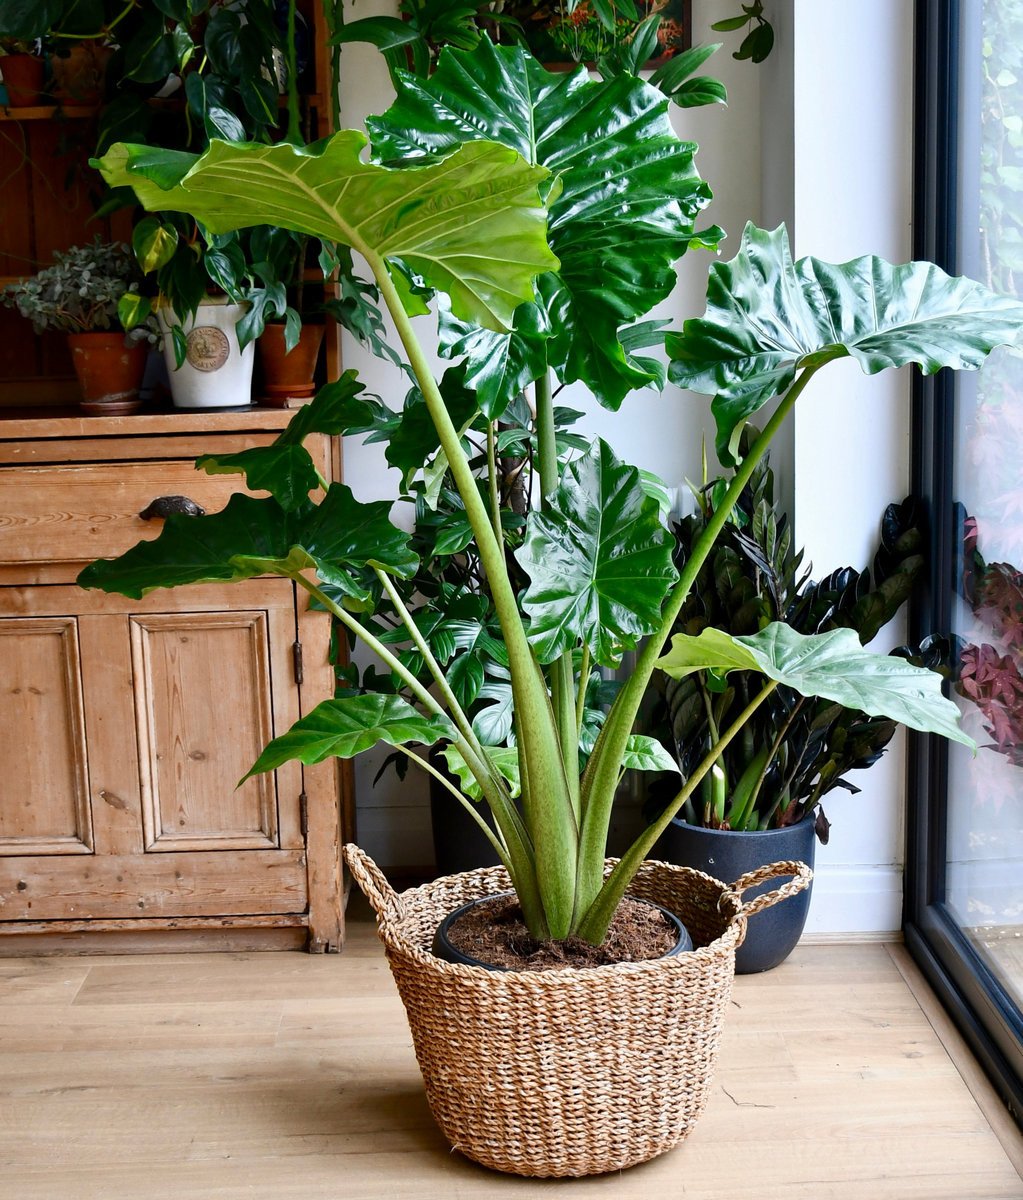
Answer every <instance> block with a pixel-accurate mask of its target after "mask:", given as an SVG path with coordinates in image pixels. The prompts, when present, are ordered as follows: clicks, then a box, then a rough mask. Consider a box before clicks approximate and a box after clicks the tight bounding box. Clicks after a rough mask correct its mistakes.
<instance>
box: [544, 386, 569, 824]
mask: <svg viewBox="0 0 1023 1200" xmlns="http://www.w3.org/2000/svg"><path fill="white" fill-rule="evenodd" d="M533 394H534V398H535V401H536V446H537V460H538V461H537V466H538V468H539V474H540V508H541V511H542V510H543V509H545V508H547V507H549V504H550V497H551V496H552V495H553V494H554V493H555V492H556V491H557V488H558V482H559V479H558V444H557V430H556V428H555V425H554V396H553V394H552V392H551V377H550V374H549V372H547V371H544V373H543V374H542V375H541V376H540V378H539V379H538V380H537V381H536V383H535V384H534V385H533ZM549 670H550V678H551V703H552V705H553V707H554V719H555V721H557V724H558V738H559V740H560V741H561V756H562V758H563V759H564V760H565V774H566V775H567V777H568V787H569V791H570V793H571V796H572V807H573V809H574V811H575V816H576V820H577V821H579V820H580V819H581V815H580V811H579V734H578V723H577V721H576V705H575V671H574V670H573V664H572V651H571V650H566V651H565V653H564V654H562V655H561V657H560V658H558V659H557V660H556V661H555V662H553V663H551V665H550V668H549Z"/></svg>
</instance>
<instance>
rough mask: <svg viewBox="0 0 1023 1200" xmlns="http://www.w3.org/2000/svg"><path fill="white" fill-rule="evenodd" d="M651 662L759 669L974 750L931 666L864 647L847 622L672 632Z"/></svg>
mask: <svg viewBox="0 0 1023 1200" xmlns="http://www.w3.org/2000/svg"><path fill="white" fill-rule="evenodd" d="M657 665H658V666H659V667H660V668H661V669H662V670H663V671H665V672H666V673H667V674H668V675H670V676H672V678H674V679H681V678H683V676H685V675H690V674H692V673H693V672H694V671H703V670H706V671H715V672H720V673H725V672H728V671H733V670H739V671H759V672H760V673H761V674H762V675H766V676H767V678H768V679H773V680H776V681H777V682H778V683H781V684H784V685H785V686H786V687H790V688H792V689H793V690H794V691H797V692H799V694H800V695H801V696H823V697H824V698H825V699H826V700H833V701H835V703H836V704H841V705H844V706H845V707H846V708H852V709H857V710H858V711H860V712H865V713H867V714H868V715H869V716H873V717H888V718H890V719H891V720H893V721H901V722H902V723H903V724H904V725H908V726H910V728H912V729H919V730H921V731H922V732H924V733H939V734H942V735H943V736H944V737H947V738H951V739H952V740H953V741H956V742H962V743H963V744H964V745H966V746H969V747H970V748H971V749H976V746H975V744H974V742H973V739H972V738H970V737H969V736H968V735H967V734H965V733H964V732H963V731H962V729H960V727H959V709H958V708H957V707H956V705H955V704H953V703H952V701H951V700H947V699H946V698H945V697H944V696H943V695H942V692H941V676H940V675H938V674H937V672H935V671H929V670H927V669H926V668H924V667H915V666H913V665H912V663H909V662H906V660H905V659H903V658H897V657H895V656H893V655H888V654H873V653H871V652H870V651H868V650H864V649H863V647H862V646H861V645H860V639H859V638H858V637H857V635H856V633H855V632H854V631H853V630H852V629H835V630H832V631H831V632H830V633H816V634H801V633H796V631H795V630H794V629H792V628H791V627H790V626H788V625H785V624H784V623H782V622H780V621H775V622H773V623H772V624H770V625H768V626H766V627H765V628H764V629H762V630H761V631H760V633H756V634H752V635H751V636H748V637H733V636H732V635H731V634H727V633H723V632H722V631H721V630H719V629H705V630H704V631H703V632H702V633H701V634H700V636H699V637H691V636H689V635H688V634H676V635H675V637H673V638H672V640H671V649H670V650H669V651H668V653H667V654H666V655H664V657H663V658H661V659H659V660H658V663H657Z"/></svg>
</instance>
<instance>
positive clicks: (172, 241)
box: [131, 217, 178, 274]
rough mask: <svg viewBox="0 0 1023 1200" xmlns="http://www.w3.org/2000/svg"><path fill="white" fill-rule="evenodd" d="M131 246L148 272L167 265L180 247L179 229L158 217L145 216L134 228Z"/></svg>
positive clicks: (140, 264) (142, 266)
mask: <svg viewBox="0 0 1023 1200" xmlns="http://www.w3.org/2000/svg"><path fill="white" fill-rule="evenodd" d="M131 248H132V250H134V251H135V257H136V258H137V259H138V260H139V266H140V267H141V268H142V270H143V271H145V272H146V273H147V274H148V272H150V271H156V270H158V269H159V268H160V267H162V266H165V265H166V264H167V263H169V262H170V260H171V259H172V258H173V257H174V251H175V250H176V249H177V248H178V231H177V230H176V229H175V228H174V226H173V225H166V224H164V222H163V221H161V220H160V219H159V218H158V217H143V218H142V220H141V221H139V223H138V224H137V225H136V226H135V228H134V230H132V235H131Z"/></svg>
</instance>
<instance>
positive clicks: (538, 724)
mask: <svg viewBox="0 0 1023 1200" xmlns="http://www.w3.org/2000/svg"><path fill="white" fill-rule="evenodd" d="M359 249H360V250H362V251H363V253H364V256H365V258H366V261H367V263H368V264H369V266H370V269H371V270H372V271H373V276H374V278H375V280H376V283H377V286H378V287H379V288H380V295H381V297H382V298H383V300H384V303H385V304H386V305H387V309H388V312H389V313H390V314H391V318H392V320H393V321H394V325H395V329H396V330H397V332H398V336H399V338H400V339H401V342H402V345H403V346H404V347H405V352H406V354H407V355H408V360H409V363H410V365H411V367H412V370H413V372H414V373H415V376H416V381H417V382H418V384H419V388H420V390H421V392H422V394H423V399H424V400H425V402H426V407H427V411H428V412H429V414H430V418H431V420H432V421H433V424H434V427H435V429H436V431H437V434H438V437H439V438H440V444H441V448H442V449H443V451H444V453H445V454H446V455H447V459H448V465H449V467H450V469H451V474H452V477H453V478H454V481H455V486H456V487H457V488H458V494H459V495H460V496H461V498H462V503H463V504H464V505H465V512H466V516H467V518H468V520H469V524H470V526H471V527H472V531H473V534H474V536H475V538H476V547H477V549H478V551H479V555H480V562H481V563H482V564H483V569H484V570H485V571H486V573H487V581H488V583H489V585H490V592H491V595H492V596H493V600H494V608H495V610H496V612H497V617H498V621H499V622H500V625H501V632H502V634H503V636H504V642H505V646H506V647H507V650H508V658H509V662H510V666H511V677H512V695H513V701H514V704H515V714H516V720H517V721H518V727H519V729H520V731H521V736H522V740H523V744H524V747H525V749H526V751H527V752H528V755H529V761H530V781H531V783H532V782H533V781H538V782H539V783H540V784H541V786H542V787H543V794H542V795H538V794H537V793H536V792H535V791H534V788H533V786H530V787H528V788H524V789H523V793H522V803H523V812H524V816H525V822H526V827H527V829H528V831H529V836H530V839H531V841H532V845H533V847H534V849H535V855H536V878H537V885H538V889H539V891H540V893H541V895H542V896H543V905H544V911H545V913H546V916H547V925H548V928H549V931H550V935H551V936H552V937H555V938H564V937H566V936H567V935H568V933H569V931H570V928H571V923H572V913H573V910H574V903H575V868H576V857H577V854H578V822H577V820H576V816H575V809H574V806H573V803H572V798H571V792H570V790H569V786H568V780H567V778H566V774H565V763H564V760H563V758H562V754H561V744H560V741H559V738H558V730H557V727H556V725H555V723H554V717H553V713H552V711H551V703H550V697H549V696H548V693H547V684H546V682H545V680H544V677H543V673H542V672H541V670H540V668H539V666H538V665H537V662H536V659H535V657H534V655H533V651H532V649H531V647H530V645H529V642H528V641H527V639H526V632H525V629H524V627H523V625H522V619H521V617H520V615H519V610H518V602H517V599H516V595H515V589H514V587H513V586H512V582H511V579H510V578H509V576H508V569H507V566H506V564H505V561H504V553H503V551H502V549H501V546H500V543H499V542H498V540H497V538H496V536H495V534H494V531H493V529H492V528H491V526H490V518H489V515H488V513H487V508H486V505H485V504H484V503H483V500H482V499H481V497H480V494H479V491H478V489H477V487H476V479H475V477H474V475H473V473H472V468H471V467H470V466H469V463H468V460H467V459H466V457H465V452H464V451H463V450H462V446H461V440H460V438H459V436H458V430H457V429H455V427H454V424H453V423H452V421H451V416H450V414H449V413H448V410H447V406H446V405H445V403H444V399H443V397H442V396H441V394H440V389H439V388H438V386H437V381H436V380H435V379H434V377H433V373H432V371H431V369H430V364H429V362H428V360H427V358H426V355H425V354H424V353H423V349H422V347H421V346H420V344H419V339H418V338H417V337H416V335H415V331H414V330H413V328H412V322H411V321H410V320H409V317H408V314H407V313H406V312H405V309H404V306H403V305H402V302H401V297H400V296H399V295H398V292H397V289H396V288H395V286H394V283H393V281H392V280H391V276H390V273H389V272H388V269H387V265H386V263H385V262H384V260H383V259H382V258H381V257H380V255H379V254H377V253H375V252H374V251H373V250H372V249H369V248H368V247H367V248H363V247H361V246H360V247H359ZM488 799H489V798H488ZM495 815H496V814H495Z"/></svg>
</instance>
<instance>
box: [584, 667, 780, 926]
mask: <svg viewBox="0 0 1023 1200" xmlns="http://www.w3.org/2000/svg"><path fill="white" fill-rule="evenodd" d="M777 686H778V684H777V683H775V681H774V680H771V681H770V682H769V683H767V684H766V686H765V687H763V688H761V690H760V691H759V692H758V693H757V694H756V695H755V696H754V697H753V699H752V700H751V701H750V702H749V704H747V705H746V707H745V708H744V709H743V710H742V712H741V713H739V715H738V716H737V717H736V718H735V720H734V721H733V722H732V724H731V725H729V727H728V728H727V729H726V730H725V732H724V733H723V734H722V735H721V737H720V739H719V740H718V742H717V744H716V745H714V746H713V747H712V748H711V750H710V753H709V754H707V756H706V757H705V758H704V760H703V761H702V762H701V763H700V765H699V766H698V767H697V768H696V770H695V771H694V772H693V773H692V775H690V776H689V778H688V779H687V780H686V783H685V787H683V788H682V790H681V791H680V792H679V793H678V795H677V796H676V797H675V799H674V800H672V802H671V803H670V804H669V805H668V807H667V808H666V809H665V810H664V812H663V813H661V815H660V816H659V817H658V818H657V820H656V821H655V822H654V823H653V824H652V825H650V826H648V827H647V828H646V829H644V830H643V832H642V833H641V834H640V835H639V837H638V838H637V839H636V840H635V841H634V842H633V843H632V845H631V846H630V847H629V848H628V850H626V852H625V854H623V855H622V858H621V861H620V862H619V863H618V865H617V866H616V867H615V869H614V870H613V871H612V872H611V874H610V875H609V876H608V877H607V880H606V881H605V882H604V884H603V886H602V888H601V889H600V891H599V892H598V894H597V896H596V898H595V899H594V901H593V903H592V904H591V905H590V907H589V909H588V910H587V912H586V914H585V916H584V917H583V920H582V922H581V923H580V925H579V930H578V933H579V936H580V937H581V938H585V939H586V941H588V942H592V943H593V945H594V946H599V945H600V943H601V942H602V941H603V940H604V938H605V937H606V936H607V927H608V925H610V923H611V918H612V917H613V916H614V913H615V909H616V908H617V907H618V905H619V904H620V903H621V900H622V897H623V896H624V895H625V890H626V888H627V887H628V886H629V884H630V883H631V882H632V878H633V876H634V875H635V874H636V872H637V871H638V870H639V867H640V864H641V863H642V861H643V859H644V858H646V856H647V855H648V854H649V853H650V851H651V850H652V849H653V848H654V845H655V844H656V842H657V839H658V838H659V837H660V836H661V834H662V833H663V832H664V831H665V829H667V828H668V825H669V824H670V823H671V819H672V817H674V815H675V814H676V813H677V812H678V810H679V809H680V808H681V807H682V806H683V805H684V804H685V802H686V801H687V800H688V799H689V797H690V796H691V795H692V794H693V791H694V790H695V789H696V788H697V787H698V786H699V784H700V781H701V780H702V779H703V777H704V776H705V775H706V774H707V772H708V771H710V770H711V769H712V767H713V766H714V764H715V763H716V762H717V761H718V759H719V758H720V757H721V755H722V754H723V753H724V752H725V750H726V748H727V747H728V744H729V743H730V742H731V740H732V739H733V738H734V737H735V736H736V735H737V734H738V733H739V732H740V731H741V730H742V728H743V726H744V725H745V724H746V722H747V721H748V720H749V719H750V717H752V716H753V714H754V713H755V712H756V710H757V709H758V708H759V707H760V705H761V704H763V702H764V701H765V700H766V699H767V697H768V696H770V694H771V693H772V692H773V691H774V689H775V688H776V687H777Z"/></svg>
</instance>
